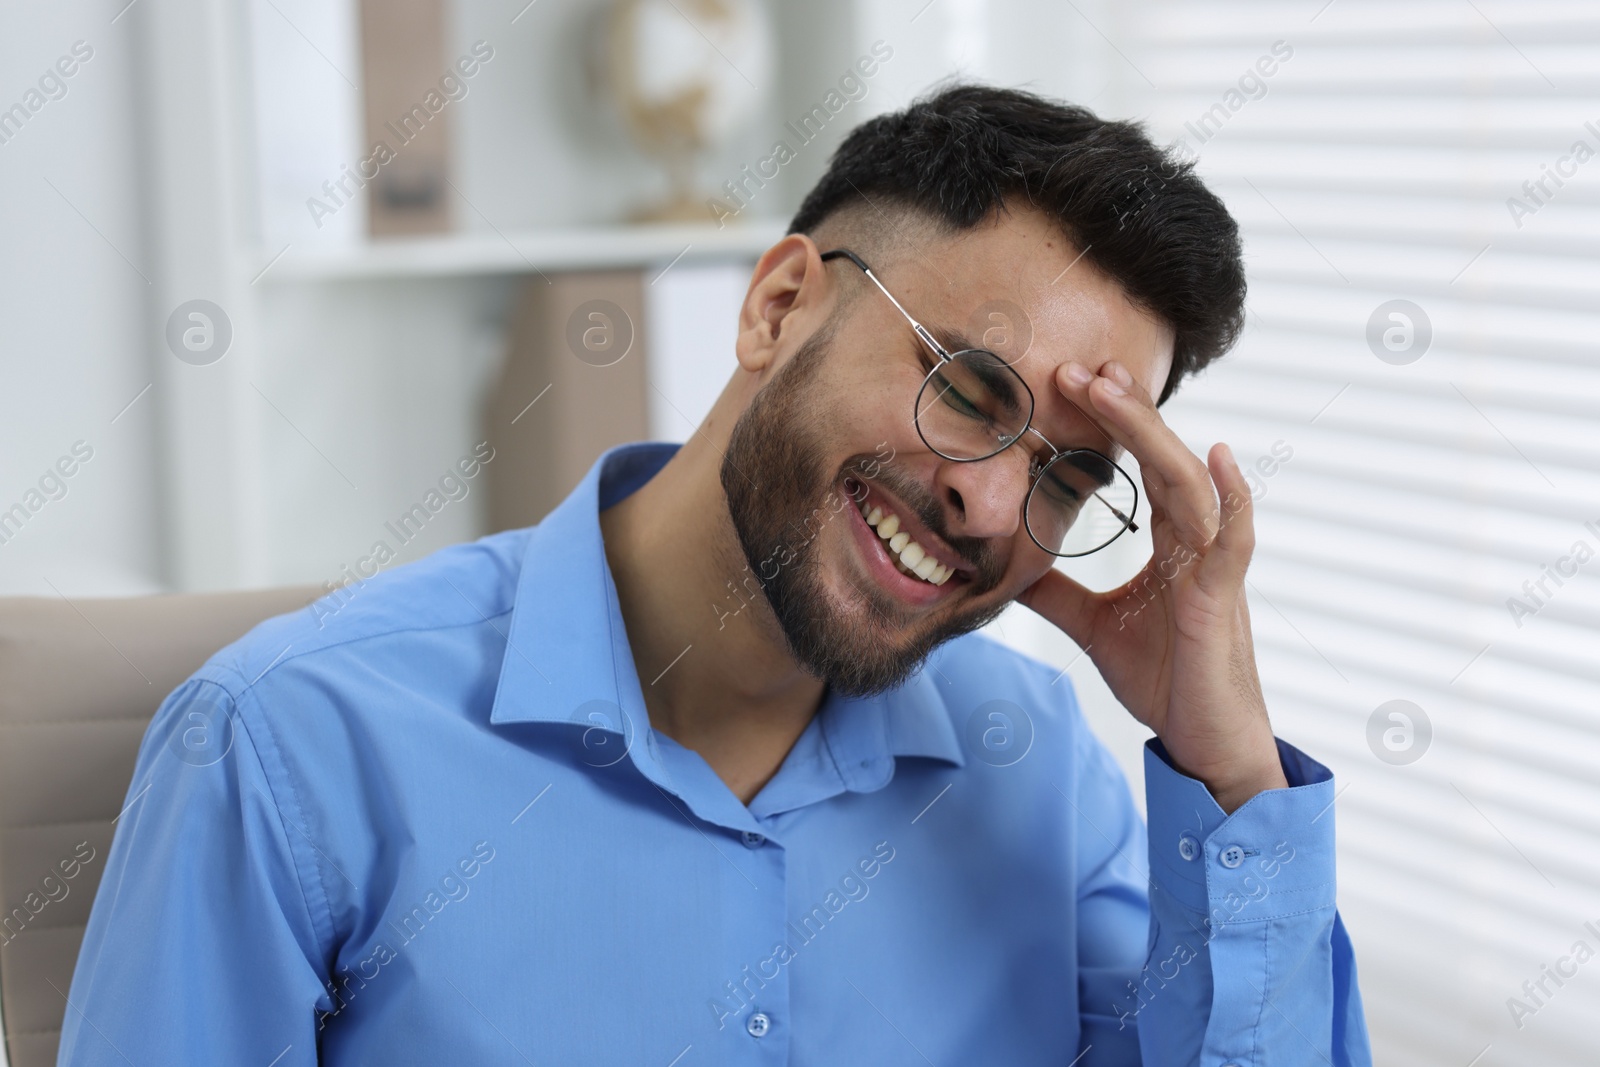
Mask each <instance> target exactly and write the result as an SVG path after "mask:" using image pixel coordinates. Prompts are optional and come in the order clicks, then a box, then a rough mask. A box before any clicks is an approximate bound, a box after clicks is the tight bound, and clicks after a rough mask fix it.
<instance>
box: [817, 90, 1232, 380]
mask: <svg viewBox="0 0 1600 1067" xmlns="http://www.w3.org/2000/svg"><path fill="white" fill-rule="evenodd" d="M1193 171H1194V165H1193V162H1192V161H1190V160H1184V159H1180V158H1177V157H1176V156H1174V155H1172V154H1169V153H1168V152H1165V151H1163V150H1162V149H1161V148H1159V147H1157V146H1156V145H1155V143H1154V142H1152V141H1151V140H1150V138H1149V137H1147V136H1146V135H1145V133H1144V130H1143V128H1142V127H1141V126H1140V125H1138V124H1136V123H1132V122H1108V121H1106V120H1104V119H1101V118H1099V117H1098V116H1096V115H1095V114H1094V113H1093V112H1091V111H1089V110H1088V109H1087V108H1082V107H1077V106H1074V105H1072V104H1066V103H1061V102H1059V101H1055V100H1048V99H1045V98H1044V97H1040V96H1035V95H1034V94H1032V93H1026V92H1021V91H1019V90H1016V89H996V88H991V87H988V86H981V85H956V86H954V87H950V88H946V89H943V90H941V91H938V92H936V93H934V94H932V95H929V96H925V97H923V98H921V99H919V100H917V101H916V102H914V103H913V104H912V105H911V106H910V107H908V108H906V109H905V110H904V111H897V112H892V113H890V114H886V115H879V116H878V117H876V118H873V119H870V120H868V121H867V122H864V123H862V124H861V125H860V126H858V127H856V128H855V129H854V130H852V131H851V132H850V134H849V136H847V137H846V138H845V139H844V142H843V143H842V144H841V145H840V146H839V148H838V149H837V150H836V151H835V152H834V154H833V158H832V159H831V160H830V161H829V164H828V170H827V173H825V174H824V175H823V176H822V179H821V180H820V181H818V182H817V184H816V186H815V187H814V188H813V189H812V190H811V192H810V193H808V194H807V195H806V198H805V202H804V203H802V204H801V205H800V210H799V212H798V213H797V214H796V215H795V217H794V220H793V221H792V222H791V223H790V224H789V232H790V233H808V234H809V233H811V232H812V231H814V230H815V229H816V228H817V227H818V226H819V225H820V224H821V223H822V222H823V220H824V219H827V218H828V217H830V216H831V215H833V214H835V213H836V212H838V211H840V210H842V209H846V208H850V207H852V206H854V205H856V204H859V203H861V202H862V200H863V197H865V198H868V199H870V200H871V202H872V204H873V205H876V206H878V207H883V206H891V205H892V207H891V210H892V208H895V207H897V208H900V209H902V210H909V211H911V212H912V213H914V214H916V215H921V216H923V217H925V218H927V219H929V220H931V221H932V222H934V223H935V224H937V225H940V226H942V227H943V228H945V229H948V230H951V231H955V230H962V229H969V228H971V227H973V226H976V225H977V224H978V223H979V222H981V221H982V220H983V219H984V218H985V217H987V216H988V215H989V213H990V212H991V211H993V210H995V209H996V208H1003V207H1005V206H1006V205H1007V204H1008V203H1009V204H1029V205H1032V206H1033V207H1035V208H1038V209H1040V210H1042V211H1044V212H1045V213H1046V214H1048V215H1050V216H1052V217H1053V218H1055V219H1056V220H1057V221H1058V222H1059V223H1060V225H1061V228H1062V230H1063V232H1064V233H1065V235H1066V236H1067V237H1068V238H1069V239H1071V240H1072V241H1073V243H1074V244H1076V245H1077V246H1078V247H1079V248H1080V249H1084V250H1085V255H1086V258H1088V259H1089V260H1090V261H1091V262H1093V263H1094V264H1095V266H1097V267H1099V268H1100V269H1101V270H1102V271H1104V272H1105V273H1106V274H1107V275H1109V276H1110V277H1111V278H1113V279H1115V280H1116V281H1117V282H1118V283H1119V284H1121V286H1122V288H1123V289H1124V290H1126V292H1127V293H1128V295H1129V296H1130V297H1132V298H1133V300H1134V301H1135V302H1137V303H1138V304H1139V305H1140V306H1142V307H1144V308H1146V309H1148V310H1149V311H1151V312H1152V313H1154V314H1155V315H1157V316H1159V317H1160V318H1161V319H1163V320H1164V321H1165V322H1167V323H1168V324H1169V325H1170V326H1172V328H1173V330H1174V331H1175V333H1176V339H1175V344H1174V351H1173V361H1172V372H1171V374H1169V375H1168V377H1167V381H1166V385H1165V386H1164V387H1163V389H1162V390H1161V396H1160V400H1161V401H1163V402H1164V401H1165V400H1166V399H1167V398H1168V397H1169V396H1171V395H1172V393H1173V391H1174V390H1175V389H1176V388H1177V386H1178V382H1179V380H1180V379H1182V378H1183V377H1184V376H1185V375H1188V374H1193V373H1194V372H1196V371H1198V370H1200V369H1201V368H1202V367H1204V366H1206V365H1207V364H1208V363H1210V362H1211V361H1212V360H1214V359H1216V358H1217V357H1218V356H1220V355H1222V354H1223V353H1224V352H1226V351H1227V350H1228V349H1229V348H1230V347H1232V345H1233V343H1234V341H1235V340H1237V339H1238V336H1239V331H1240V328H1241V327H1242V326H1243V325H1244V294H1245V277H1244V264H1243V262H1242V259H1241V253H1240V247H1239V228H1238V225H1237V224H1236V223H1235V222H1234V221H1233V218H1232V217H1231V216H1230V215H1229V214H1228V211H1227V208H1225V207H1224V206H1223V204H1222V201H1221V200H1219V199H1218V198H1217V197H1216V195H1215V194H1214V193H1212V192H1211V191H1210V190H1209V189H1207V188H1206V187H1205V185H1204V183H1202V182H1201V181H1200V179H1199V178H1197V177H1195V175H1194V173H1193Z"/></svg>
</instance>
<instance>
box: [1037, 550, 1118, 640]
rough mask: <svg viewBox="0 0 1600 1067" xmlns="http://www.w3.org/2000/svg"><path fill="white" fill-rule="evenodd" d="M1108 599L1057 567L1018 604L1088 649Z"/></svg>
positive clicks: (1045, 575)
mask: <svg viewBox="0 0 1600 1067" xmlns="http://www.w3.org/2000/svg"><path fill="white" fill-rule="evenodd" d="M1104 600H1105V597H1104V595H1103V594H1101V593H1095V592H1092V591H1090V590H1089V589H1086V588H1084V587H1083V586H1081V585H1079V584H1078V583H1077V582H1075V581H1073V580H1072V579H1071V578H1068V577H1067V576H1066V575H1065V574H1062V573H1061V572H1060V571H1058V570H1056V569H1055V568H1054V567H1052V568H1051V569H1050V570H1047V571H1045V572H1044V575H1043V576H1042V577H1040V579H1039V580H1038V581H1036V582H1034V583H1033V584H1032V585H1030V586H1028V588H1026V589H1024V590H1023V591H1022V595H1021V596H1019V597H1017V603H1019V604H1021V605H1022V606H1023V607H1025V608H1028V609H1029V610H1031V611H1034V612H1037V613H1038V614H1039V615H1041V616H1043V617H1044V618H1045V619H1046V620H1047V621H1049V622H1051V623H1053V624H1054V625H1055V626H1056V628H1057V629H1059V630H1062V631H1064V632H1065V633H1066V635H1067V636H1068V637H1070V638H1072V640H1073V643H1075V644H1076V645H1077V646H1078V647H1079V648H1087V647H1088V646H1089V643H1090V641H1091V640H1092V639H1093V634H1094V619H1095V615H1096V613H1097V612H1098V611H1099V610H1100V605H1101V603H1102V602H1103V601H1104Z"/></svg>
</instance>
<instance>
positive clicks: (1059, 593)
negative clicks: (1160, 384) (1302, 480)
mask: <svg viewBox="0 0 1600 1067" xmlns="http://www.w3.org/2000/svg"><path fill="white" fill-rule="evenodd" d="M1056 387H1057V388H1058V389H1060V390H1061V393H1062V395H1063V396H1065V397H1066V398H1067V399H1068V400H1070V401H1071V402H1072V403H1073V404H1075V405H1076V406H1077V407H1078V408H1079V409H1080V410H1082V411H1083V412H1084V414H1085V415H1087V416H1088V417H1089V418H1090V419H1091V420H1092V421H1094V422H1095V423H1096V424H1097V425H1099V426H1100V428H1101V429H1102V430H1104V431H1105V432H1106V433H1107V434H1108V435H1109V436H1110V438H1111V439H1112V441H1114V442H1115V443H1116V444H1119V445H1121V446H1122V447H1123V448H1125V449H1127V451H1128V452H1130V453H1132V454H1133V456H1134V457H1135V458H1136V459H1138V461H1139V465H1140V468H1141V470H1142V472H1143V475H1144V487H1145V495H1146V497H1147V498H1148V500H1149V503H1150V512H1151V514H1150V519H1149V524H1150V533H1151V539H1152V541H1153V542H1154V549H1155V551H1154V554H1153V555H1152V556H1151V558H1150V561H1149V562H1148V563H1146V564H1145V566H1144V569H1143V570H1141V571H1140V572H1139V574H1138V575H1137V576H1136V577H1135V578H1134V579H1133V580H1132V581H1130V582H1129V583H1127V584H1126V585H1124V586H1122V587H1121V588H1120V589H1114V590H1112V591H1110V592H1108V593H1095V592H1091V591H1090V590H1088V589H1086V588H1084V587H1083V586H1082V585H1079V584H1078V583H1077V582H1075V581H1073V580H1072V579H1071V578H1068V577H1067V576H1066V575H1065V574H1063V573H1061V572H1060V571H1058V570H1054V569H1052V570H1050V571H1048V572H1046V573H1045V575H1044V577H1042V578H1040V579H1039V580H1038V581H1037V582H1035V583H1034V584H1033V585H1032V586H1030V587H1029V588H1028V589H1027V590H1026V591H1025V592H1024V593H1023V594H1022V596H1020V597H1019V598H1018V599H1019V600H1020V601H1021V602H1022V603H1023V604H1026V605H1027V606H1028V607H1029V608H1031V609H1033V610H1034V611H1036V612H1038V613H1039V614H1040V615H1043V616H1044V617H1045V618H1046V619H1049V620H1050V621H1051V622H1052V623H1054V624H1055V625H1056V626H1059V627H1060V628H1061V629H1062V630H1064V631H1066V633H1067V636H1069V637H1071V638H1072V640H1073V641H1074V642H1076V643H1077V644H1078V646H1079V647H1081V648H1083V649H1084V650H1085V651H1087V652H1088V653H1089V657H1090V659H1092V660H1093V661H1094V664H1095V666H1096V667H1098V668H1099V669H1100V674H1101V676H1102V677H1104V678H1105V680H1106V684H1107V685H1109V686H1110V687H1111V692H1112V693H1113V694H1114V695H1115V696H1116V698H1117V699H1118V700H1119V701H1121V702H1122V705H1123V706H1124V707H1125V708H1127V709H1128V711H1130V712H1131V713H1132V714H1133V716H1134V718H1136V719H1138V720H1139V721H1140V722H1142V723H1144V724H1145V725H1146V726H1148V727H1150V729H1152V730H1154V731H1155V733H1156V736H1157V737H1159V738H1161V741H1162V744H1164V745H1165V746H1166V749H1167V754H1168V755H1169V756H1170V757H1171V758H1172V760H1173V762H1174V763H1176V764H1177V767H1178V769H1179V770H1181V771H1183V772H1184V773H1185V774H1188V775H1189V776H1191V777H1193V778H1198V779H1199V780H1200V781H1202V782H1204V783H1205V784H1206V787H1207V788H1208V789H1209V790H1210V791H1211V795H1212V796H1213V797H1214V798H1216V801H1217V804H1218V806H1219V807H1221V808H1222V810H1223V811H1226V812H1229V813H1231V812H1233V811H1234V809H1236V808H1238V807H1239V805H1241V804H1243V803H1244V802H1245V801H1246V800H1249V799H1250V798H1251V797H1252V796H1254V795H1255V794H1257V793H1259V792H1261V791H1262V790H1265V789H1282V788H1286V787H1287V786H1288V782H1287V781H1286V780H1285V779H1284V776H1283V768H1282V765H1281V764H1280V763H1279V760H1278V750H1277V745H1276V742H1275V741H1274V740H1273V736H1272V725H1271V723H1270V722H1268V720H1267V708H1266V702H1265V701H1264V700H1263V699H1262V696H1261V681H1260V679H1259V677H1258V676H1257V674H1256V659H1255V648H1254V646H1253V644H1252V642H1251V639H1250V614H1249V610H1248V607H1247V604H1246V602H1245V593H1244V578H1245V568H1246V567H1247V566H1248V565H1249V563H1250V554H1251V551H1252V550H1253V549H1254V547H1255V528H1254V520H1253V518H1252V509H1251V500H1250V487H1249V485H1248V484H1247V483H1246V482H1245V479H1244V475H1243V473H1242V472H1241V471H1240V470H1239V466H1238V464H1237V463H1235V462H1234V459H1233V453H1232V452H1231V451H1229V449H1228V447H1227V446H1226V445H1222V444H1218V445H1215V446H1213V447H1212V449H1211V453H1210V456H1209V457H1208V462H1207V463H1201V462H1200V459H1199V457H1197V456H1195V455H1194V453H1192V452H1190V451H1189V450H1188V448H1186V447H1185V446H1184V444H1183V442H1182V441H1180V440H1179V439H1178V436H1177V435H1176V434H1175V433H1173V432H1172V430H1171V428H1170V427H1168V426H1167V424H1166V423H1165V422H1163V421H1162V419H1161V415H1160V413H1159V412H1157V411H1156V408H1155V405H1154V404H1153V403H1152V402H1151V400H1150V397H1149V394H1148V393H1147V392H1146V391H1145V389H1144V388H1143V386H1142V385H1141V384H1139V383H1137V382H1135V381H1134V380H1133V377H1132V376H1131V375H1130V374H1129V373H1128V371H1127V370H1126V369H1125V368H1124V367H1122V366H1121V365H1120V364H1117V363H1114V362H1111V363H1106V364H1105V365H1104V366H1102V367H1101V368H1100V369H1099V373H1098V374H1095V373H1093V372H1091V371H1090V370H1089V369H1088V368H1086V367H1083V366H1082V365H1081V364H1077V363H1072V362H1068V363H1064V364H1062V366H1060V367H1059V368H1057V370H1056ZM1102 450H1103V449H1102ZM1208 468H1209V469H1208ZM1219 500H1220V501H1221V507H1220V508H1219V507H1218V501H1219Z"/></svg>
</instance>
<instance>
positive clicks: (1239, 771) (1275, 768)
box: [1192, 735, 1289, 815]
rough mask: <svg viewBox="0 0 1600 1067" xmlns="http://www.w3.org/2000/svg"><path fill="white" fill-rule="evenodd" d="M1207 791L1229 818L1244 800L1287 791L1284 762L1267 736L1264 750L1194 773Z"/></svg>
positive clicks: (1276, 745)
mask: <svg viewBox="0 0 1600 1067" xmlns="http://www.w3.org/2000/svg"><path fill="white" fill-rule="evenodd" d="M1192 777H1195V778H1198V779H1199V780H1200V782H1201V783H1202V784H1204V785H1205V787H1206V790H1207V791H1208V792H1210V794H1211V797H1212V799H1213V800H1215V801H1216V802H1217V807H1219V808H1221V809H1222V810H1223V812H1224V813H1226V814H1228V815H1232V814H1233V813H1234V812H1235V811H1237V810H1238V809H1239V808H1240V807H1242V806H1243V805H1244V803H1245V801H1247V800H1249V799H1250V798H1251V797H1253V796H1255V795H1256V794H1257V793H1264V792H1266V791H1267V790H1269V789H1287V788H1289V780H1288V778H1286V777H1285V776H1284V773H1283V762H1282V761H1281V760H1280V759H1279V757H1278V743H1277V741H1276V740H1275V739H1274V738H1272V737H1271V736H1270V735H1269V736H1268V737H1267V740H1266V744H1265V747H1264V748H1257V749H1254V750H1253V751H1252V752H1251V753H1250V754H1249V755H1248V756H1245V755H1243V754H1241V758H1240V759H1238V760H1236V761H1231V762H1230V763H1229V764H1228V765H1227V766H1224V767H1218V768H1215V769H1214V770H1209V771H1208V773H1206V774H1197V775H1193V776H1192Z"/></svg>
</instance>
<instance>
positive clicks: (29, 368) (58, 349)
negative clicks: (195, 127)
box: [0, 3, 161, 596]
mask: <svg viewBox="0 0 1600 1067" xmlns="http://www.w3.org/2000/svg"><path fill="white" fill-rule="evenodd" d="M110 17H111V16H110V14H108V13H107V12H106V10H105V9H104V7H103V6H102V7H100V8H99V9H91V8H89V7H87V6H84V5H78V4H72V5H61V4H23V3H8V4H5V5H4V6H3V7H0V72H4V77H3V78H0V107H10V106H11V105H12V104H15V103H18V102H20V101H22V100H23V99H24V93H25V92H26V91H27V90H28V89H30V88H35V87H37V83H38V79H39V77H40V76H41V75H43V74H44V73H45V72H46V71H48V70H50V69H51V68H52V66H53V64H55V63H56V61H57V60H58V59H59V58H60V57H61V56H63V55H67V54H69V52H70V49H71V47H72V45H73V44H74V42H77V41H83V42H84V43H85V45H86V46H87V47H88V48H91V49H93V55H92V57H91V58H90V59H88V60H87V61H86V62H84V63H83V64H82V65H81V66H80V68H79V69H78V70H77V72H76V73H75V74H74V75H73V76H72V77H70V78H67V79H64V82H65V85H66V95H65V96H63V97H61V98H60V99H55V100H48V101H47V102H45V103H44V104H43V106H42V107H40V108H39V110H38V112H37V113H36V114H34V115H32V117H31V118H29V119H28V120H27V122H26V123H25V125H24V126H23V128H22V129H21V131H20V132H18V133H15V134H14V135H13V136H11V138H10V140H9V141H7V142H6V143H3V144H0V233H3V234H4V235H5V237H4V239H3V240H0V383H3V387H0V508H10V507H11V506H12V505H13V504H17V503H19V502H21V501H23V500H24V499H25V496H26V494H27V493H28V491H29V490H30V489H37V488H38V485H39V480H40V477H41V475H43V474H44V473H45V471H46V470H47V469H49V468H50V467H51V466H52V465H53V464H55V463H56V462H57V460H58V459H60V457H62V456H64V455H67V454H68V453H69V451H70V449H71V448H72V446H73V444H74V442H76V441H79V440H81V441H84V442H85V443H86V444H87V446H88V447H89V448H92V449H93V458H92V459H91V460H89V461H88V462H87V463H86V464H84V465H83V467H82V468H81V469H80V470H78V471H77V472H76V473H75V474H74V475H73V476H72V477H71V478H70V479H67V480H66V486H67V491H66V495H65V496H64V497H62V498H61V499H58V500H50V501H49V502H48V503H44V504H43V506H42V507H40V508H39V510H38V511H37V513H36V514H33V515H32V516H31V517H30V518H29V519H28V520H27V522H26V524H25V526H24V527H23V528H22V530H21V531H20V532H19V533H17V534H15V535H14V536H13V537H12V538H11V540H10V541H9V542H7V543H4V544H0V592H4V593H38V594H43V595H47V596H48V595H54V594H53V592H52V590H53V589H54V590H59V591H60V592H62V593H64V594H66V595H69V596H70V595H74V594H79V593H88V592H93V591H120V592H136V591H141V590H147V589H150V588H153V587H154V585H155V583H156V582H157V580H158V575H159V573H160V569H161V549H160V543H161V541H160V527H161V520H160V515H161V508H160V506H159V499H160V490H159V485H158V478H157V475H156V465H155V462H154V445H153V437H152V419H153V417H154V411H155V409H154V406H153V405H152V404H151V403H150V399H151V398H150V396H149V394H146V395H145V396H144V397H143V398H142V399H141V400H140V401H139V402H138V403H136V404H134V406H133V407H132V408H130V409H128V410H127V411H123V408H124V406H125V405H127V404H128V402H129V401H131V400H133V399H134V397H135V396H137V395H138V394H139V393H140V391H141V390H142V389H143V388H144V387H145V385H146V384H148V383H149V382H150V380H151V372H150V367H149V366H148V362H147V355H146V350H147V345H146V340H145V339H146V336H147V333H148V321H147V316H146V305H145V301H146V294H147V292H148V289H149V284H148V282H147V280H146V276H147V275H148V273H149V265H148V256H147V252H146V242H145V232H144V225H143V220H142V216H141V212H140V190H139V183H138V169H139V168H138V152H139V148H140V143H139V128H140V124H139V119H138V114H139V109H138V103H137V100H136V99H135V98H134V97H133V96H132V94H130V92H129V87H130V85H131V84H132V82H133V69H132V66H133V61H134V57H133V54H132V50H131V48H130V36H129V31H128V27H127V25H126V20H125V19H124V20H122V21H121V22H119V23H118V24H116V25H112V24H111V22H110ZM119 413H120V417H118V416H119ZM113 419H115V420H116V421H115V422H113V421H112V420H113ZM33 499H34V501H35V502H39V501H42V499H43V498H42V497H35V498H33Z"/></svg>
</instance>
